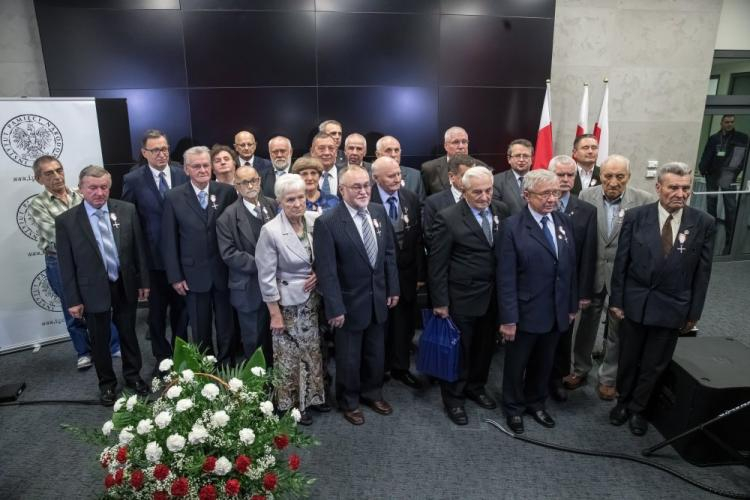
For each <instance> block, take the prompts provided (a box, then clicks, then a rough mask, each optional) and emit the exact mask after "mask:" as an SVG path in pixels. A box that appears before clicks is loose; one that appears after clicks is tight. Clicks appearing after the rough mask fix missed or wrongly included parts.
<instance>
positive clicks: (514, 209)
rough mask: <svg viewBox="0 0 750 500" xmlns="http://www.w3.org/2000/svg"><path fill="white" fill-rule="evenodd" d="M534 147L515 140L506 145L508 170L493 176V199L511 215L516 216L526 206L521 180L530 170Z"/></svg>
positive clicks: (529, 143)
mask: <svg viewBox="0 0 750 500" xmlns="http://www.w3.org/2000/svg"><path fill="white" fill-rule="evenodd" d="M533 158H534V146H532V145H531V142H530V141H528V140H527V139H516V140H515V141H513V142H511V143H510V144H509V145H508V164H509V165H510V170H506V171H505V172H501V173H499V174H496V175H495V179H494V187H495V193H494V195H493V196H494V198H495V200H497V201H502V202H503V203H505V204H506V205H508V209H510V213H511V214H517V213H518V212H520V211H521V209H522V208H523V207H524V206H526V200H525V199H524V198H523V195H522V186H523V178H524V176H525V175H526V174H527V173H528V172H529V169H530V168H531V162H532V160H533Z"/></svg>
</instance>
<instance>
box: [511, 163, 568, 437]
mask: <svg viewBox="0 0 750 500" xmlns="http://www.w3.org/2000/svg"><path fill="white" fill-rule="evenodd" d="M523 195H524V198H526V201H527V202H528V203H527V206H526V207H525V208H524V209H523V210H521V211H520V212H518V213H517V214H515V215H513V216H512V217H510V218H509V219H508V220H507V221H506V222H505V224H503V233H502V236H501V238H502V241H501V243H500V245H499V251H498V254H497V280H498V287H497V288H498V303H499V311H500V314H499V323H500V334H501V335H502V338H503V340H504V341H505V365H504V366H503V411H504V413H505V417H506V421H507V423H508V426H509V427H510V429H511V430H512V431H513V432H515V433H516V434H521V433H522V432H523V431H524V425H523V414H524V413H528V414H530V415H531V416H532V417H533V418H534V420H536V421H537V422H538V423H539V424H540V425H542V426H544V427H554V426H555V421H554V420H553V419H552V417H551V416H550V415H549V413H547V410H546V407H545V406H546V400H547V389H548V384H549V377H550V372H551V370H552V362H553V359H554V356H555V347H556V346H557V342H558V340H559V339H560V337H561V336H562V335H563V333H564V332H566V331H567V330H568V328H570V324H571V323H572V322H573V320H574V319H575V316H576V312H577V311H578V288H577V283H576V252H575V240H574V236H573V226H572V225H571V223H570V219H569V218H568V217H566V216H565V215H564V214H561V213H560V212H559V211H558V209H557V208H558V203H559V200H560V195H561V193H560V184H559V181H558V179H557V176H556V175H555V174H553V173H552V172H550V171H549V170H533V171H531V172H529V173H528V174H526V175H525V176H524V179H523Z"/></svg>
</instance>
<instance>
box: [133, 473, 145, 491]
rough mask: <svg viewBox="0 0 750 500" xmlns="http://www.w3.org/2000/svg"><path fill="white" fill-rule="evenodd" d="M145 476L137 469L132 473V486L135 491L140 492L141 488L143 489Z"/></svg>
mask: <svg viewBox="0 0 750 500" xmlns="http://www.w3.org/2000/svg"><path fill="white" fill-rule="evenodd" d="M144 478H145V476H144V475H143V471H142V470H140V469H136V470H134V471H133V472H131V473H130V486H132V487H133V489H134V490H136V491H138V490H140V489H141V488H143V480H144Z"/></svg>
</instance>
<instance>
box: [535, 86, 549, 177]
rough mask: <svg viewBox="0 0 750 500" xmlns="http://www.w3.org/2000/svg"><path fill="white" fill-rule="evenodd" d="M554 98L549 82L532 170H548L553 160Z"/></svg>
mask: <svg viewBox="0 0 750 500" xmlns="http://www.w3.org/2000/svg"><path fill="white" fill-rule="evenodd" d="M551 105H552V98H551V97H550V81H549V80H547V91H546V92H545V93H544V104H543V105H542V117H541V118H540V119H539V131H538V132H537V134H536V147H535V148H534V164H533V165H532V167H531V169H532V170H535V169H538V168H547V165H549V161H550V160H551V159H552V154H553V153H552V112H551Z"/></svg>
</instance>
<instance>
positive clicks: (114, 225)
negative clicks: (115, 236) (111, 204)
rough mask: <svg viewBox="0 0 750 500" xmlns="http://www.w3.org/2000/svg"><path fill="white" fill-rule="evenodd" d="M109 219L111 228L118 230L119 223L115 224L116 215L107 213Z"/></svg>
mask: <svg viewBox="0 0 750 500" xmlns="http://www.w3.org/2000/svg"><path fill="white" fill-rule="evenodd" d="M109 218H110V220H111V221H112V227H113V228H115V229H117V228H119V227H120V223H119V222H117V214H116V213H114V212H110V213H109Z"/></svg>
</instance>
